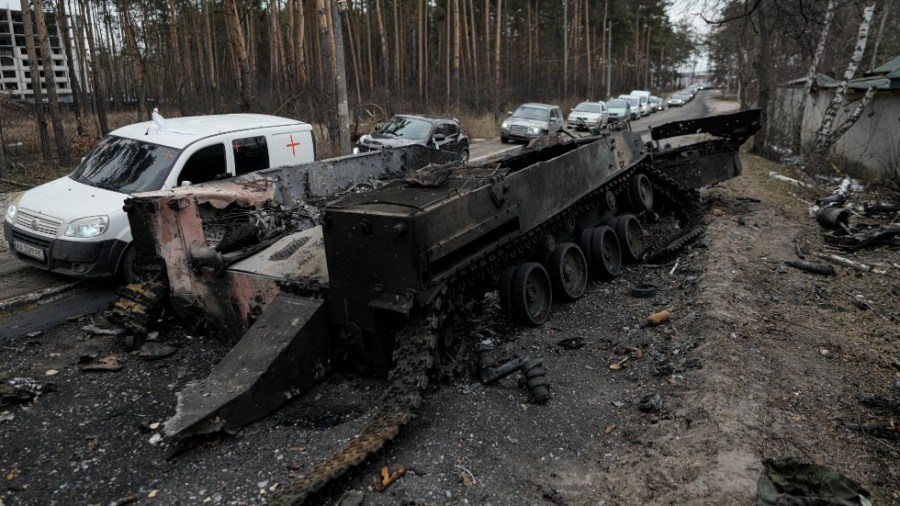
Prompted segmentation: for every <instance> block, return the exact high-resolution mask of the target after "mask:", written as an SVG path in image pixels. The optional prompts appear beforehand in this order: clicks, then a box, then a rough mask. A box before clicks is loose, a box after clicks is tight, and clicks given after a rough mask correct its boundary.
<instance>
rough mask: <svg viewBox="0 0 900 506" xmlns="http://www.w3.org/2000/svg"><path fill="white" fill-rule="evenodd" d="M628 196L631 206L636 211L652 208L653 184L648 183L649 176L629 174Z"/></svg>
mask: <svg viewBox="0 0 900 506" xmlns="http://www.w3.org/2000/svg"><path fill="white" fill-rule="evenodd" d="M628 198H629V201H630V203H631V208H632V209H633V210H634V211H635V212H637V213H640V212H644V211H649V210H651V209H653V185H652V184H650V178H649V177H647V175H646V174H640V173H638V174H635V175H634V176H631V181H630V182H629V184H628Z"/></svg>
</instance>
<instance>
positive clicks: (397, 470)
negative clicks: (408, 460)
mask: <svg viewBox="0 0 900 506" xmlns="http://www.w3.org/2000/svg"><path fill="white" fill-rule="evenodd" d="M404 474H406V468H405V467H403V466H399V465H398V466H393V467H392V468H388V466H384V467H382V468H381V473H380V474H378V475H377V476H374V477H373V478H372V487H373V488H374V489H375V490H377V491H379V492H383V491H384V489H386V488H388V486H390V484H391V483H394V482H395V481H397V480H398V479H399V478H400V477H401V476H403V475H404Z"/></svg>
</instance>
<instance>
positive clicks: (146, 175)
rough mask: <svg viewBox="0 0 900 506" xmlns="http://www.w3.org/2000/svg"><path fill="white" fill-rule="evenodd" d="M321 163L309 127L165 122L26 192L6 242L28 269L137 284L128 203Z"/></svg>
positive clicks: (108, 145) (270, 120)
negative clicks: (133, 197)
mask: <svg viewBox="0 0 900 506" xmlns="http://www.w3.org/2000/svg"><path fill="white" fill-rule="evenodd" d="M313 160H315V140H314V138H313V136H312V127H310V125H309V124H307V123H304V122H302V121H297V120H294V119H288V118H280V117H277V116H265V115H261V114H226V115H212V116H194V117H185V118H171V119H168V120H166V119H164V118H163V117H162V116H160V115H159V114H158V112H157V111H154V113H153V121H145V122H143V123H136V124H133V125H128V126H125V127H122V128H119V129H117V130H114V131H113V132H111V133H110V134H109V135H107V136H106V137H104V138H103V139H101V140H100V142H99V143H98V144H97V145H96V146H95V147H94V148H93V149H92V150H91V152H90V153H89V154H88V155H87V157H85V158H84V159H82V161H81V164H79V165H78V167H77V168H76V169H75V171H74V172H72V173H71V174H69V175H68V176H65V177H62V178H59V179H56V180H54V181H50V182H49V183H46V184H43V185H41V186H38V187H36V188H32V189H31V190H28V191H26V192H25V193H23V194H22V195H21V196H20V197H19V198H18V199H16V200H14V201H13V202H12V203H11V204H10V205H9V207H8V208H7V209H6V219H5V220H4V223H3V234H4V237H5V239H6V241H7V242H8V243H9V247H10V250H11V251H12V252H13V254H14V255H15V256H16V257H18V258H19V259H20V260H22V261H24V262H25V263H27V264H29V265H31V266H34V267H37V268H39V269H44V270H48V271H52V272H56V273H59V274H65V275H69V276H74V277H82V278H90V277H103V276H111V275H114V274H116V273H119V274H121V275H122V277H123V278H125V279H126V280H127V281H133V280H135V279H136V278H137V275H136V273H135V271H134V265H133V261H134V249H133V248H132V247H131V228H130V226H129V223H128V215H127V214H126V213H125V211H124V210H123V209H122V206H123V204H124V202H125V199H126V198H128V196H129V194H132V193H138V192H147V191H153V190H161V189H167V188H173V187H176V186H184V185H189V184H196V183H202V182H205V181H211V180H214V179H221V178H227V177H231V176H235V175H239V174H245V173H247V172H253V171H257V170H261V169H266V168H269V167H277V166H281V165H297V164H300V163H306V162H311V161H313Z"/></svg>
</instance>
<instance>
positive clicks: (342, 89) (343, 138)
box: [331, 2, 350, 155]
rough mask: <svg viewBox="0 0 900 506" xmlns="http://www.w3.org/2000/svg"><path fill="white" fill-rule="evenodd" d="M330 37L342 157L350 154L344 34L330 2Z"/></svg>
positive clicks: (338, 13) (335, 6)
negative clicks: (332, 48)
mask: <svg viewBox="0 0 900 506" xmlns="http://www.w3.org/2000/svg"><path fill="white" fill-rule="evenodd" d="M331 22H332V23H333V27H332V30H331V36H332V37H333V38H334V62H335V69H337V72H335V76H334V77H335V86H334V87H335V92H336V102H337V117H338V129H339V137H340V148H341V154H342V155H349V154H350V113H349V107H348V106H347V72H346V68H347V60H346V58H345V57H344V32H343V30H341V14H340V12H338V4H337V3H336V2H331Z"/></svg>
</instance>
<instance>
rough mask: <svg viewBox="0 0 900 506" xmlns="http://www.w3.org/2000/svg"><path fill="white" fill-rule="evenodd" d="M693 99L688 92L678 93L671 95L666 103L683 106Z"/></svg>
mask: <svg viewBox="0 0 900 506" xmlns="http://www.w3.org/2000/svg"><path fill="white" fill-rule="evenodd" d="M690 100H691V98H690V95H689V94H687V93H676V94H674V95H672V96H671V97H669V99H668V100H666V103H667V104H669V107H681V106H683V105H684V104H686V103H688V102H689V101H690Z"/></svg>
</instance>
